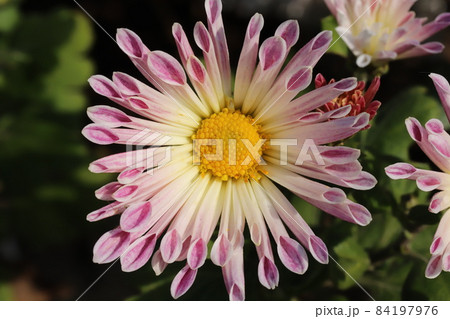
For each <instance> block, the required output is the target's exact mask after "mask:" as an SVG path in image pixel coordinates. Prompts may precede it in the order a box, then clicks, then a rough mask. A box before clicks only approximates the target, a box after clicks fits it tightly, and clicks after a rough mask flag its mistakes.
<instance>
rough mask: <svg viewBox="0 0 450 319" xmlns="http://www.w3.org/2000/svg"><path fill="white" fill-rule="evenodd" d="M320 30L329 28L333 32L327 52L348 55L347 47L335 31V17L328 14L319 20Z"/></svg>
mask: <svg viewBox="0 0 450 319" xmlns="http://www.w3.org/2000/svg"><path fill="white" fill-rule="evenodd" d="M321 24H322V30H330V31H332V32H333V40H332V42H331V45H330V47H329V48H328V51H327V52H328V53H334V54H337V55H340V56H343V57H344V58H346V57H347V56H348V48H347V45H346V44H345V42H344V41H343V40H342V38H341V37H340V36H339V34H338V33H337V32H336V27H337V26H338V24H337V21H336V19H335V18H334V17H333V16H332V15H330V16H328V17H325V18H323V19H322V20H321Z"/></svg>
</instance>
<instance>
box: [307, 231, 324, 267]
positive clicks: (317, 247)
mask: <svg viewBox="0 0 450 319" xmlns="http://www.w3.org/2000/svg"><path fill="white" fill-rule="evenodd" d="M308 244H309V247H308V248H309V251H310V252H311V254H312V255H313V257H314V259H315V260H317V261H318V262H320V263H321V264H328V249H327V246H326V245H325V243H324V242H323V241H322V239H320V238H319V237H317V236H311V237H309V239H308Z"/></svg>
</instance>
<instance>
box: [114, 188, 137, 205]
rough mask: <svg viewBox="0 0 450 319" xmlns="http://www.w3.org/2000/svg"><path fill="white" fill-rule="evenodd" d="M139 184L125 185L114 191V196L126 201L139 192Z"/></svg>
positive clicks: (118, 199) (117, 199)
mask: <svg viewBox="0 0 450 319" xmlns="http://www.w3.org/2000/svg"><path fill="white" fill-rule="evenodd" d="M138 188H139V186H138V185H124V186H122V187H121V188H119V189H118V190H117V191H115V192H114V194H113V195H112V197H113V198H114V199H115V200H116V201H119V202H126V201H128V200H129V199H131V198H132V197H133V196H134V195H135V194H136V192H137V190H138Z"/></svg>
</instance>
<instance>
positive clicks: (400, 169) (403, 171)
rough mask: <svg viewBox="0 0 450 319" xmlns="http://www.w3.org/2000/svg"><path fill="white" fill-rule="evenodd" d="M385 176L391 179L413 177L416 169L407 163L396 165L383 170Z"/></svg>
mask: <svg viewBox="0 0 450 319" xmlns="http://www.w3.org/2000/svg"><path fill="white" fill-rule="evenodd" d="M384 170H385V172H386V175H387V176H389V177H390V178H392V179H404V178H409V177H410V176H411V175H413V174H414V173H415V172H416V171H417V169H416V168H415V167H414V166H412V165H411V164H408V163H396V164H393V165H389V166H388V167H386V168H385V169H384Z"/></svg>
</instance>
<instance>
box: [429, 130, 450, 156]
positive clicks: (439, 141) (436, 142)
mask: <svg viewBox="0 0 450 319" xmlns="http://www.w3.org/2000/svg"><path fill="white" fill-rule="evenodd" d="M447 137H448V136H447ZM428 141H429V142H430V144H431V145H433V147H434V149H435V150H436V152H438V154H440V155H442V156H443V157H445V158H448V159H449V158H450V145H449V142H448V140H447V139H445V137H444V136H442V135H434V134H431V135H429V136H428Z"/></svg>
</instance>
